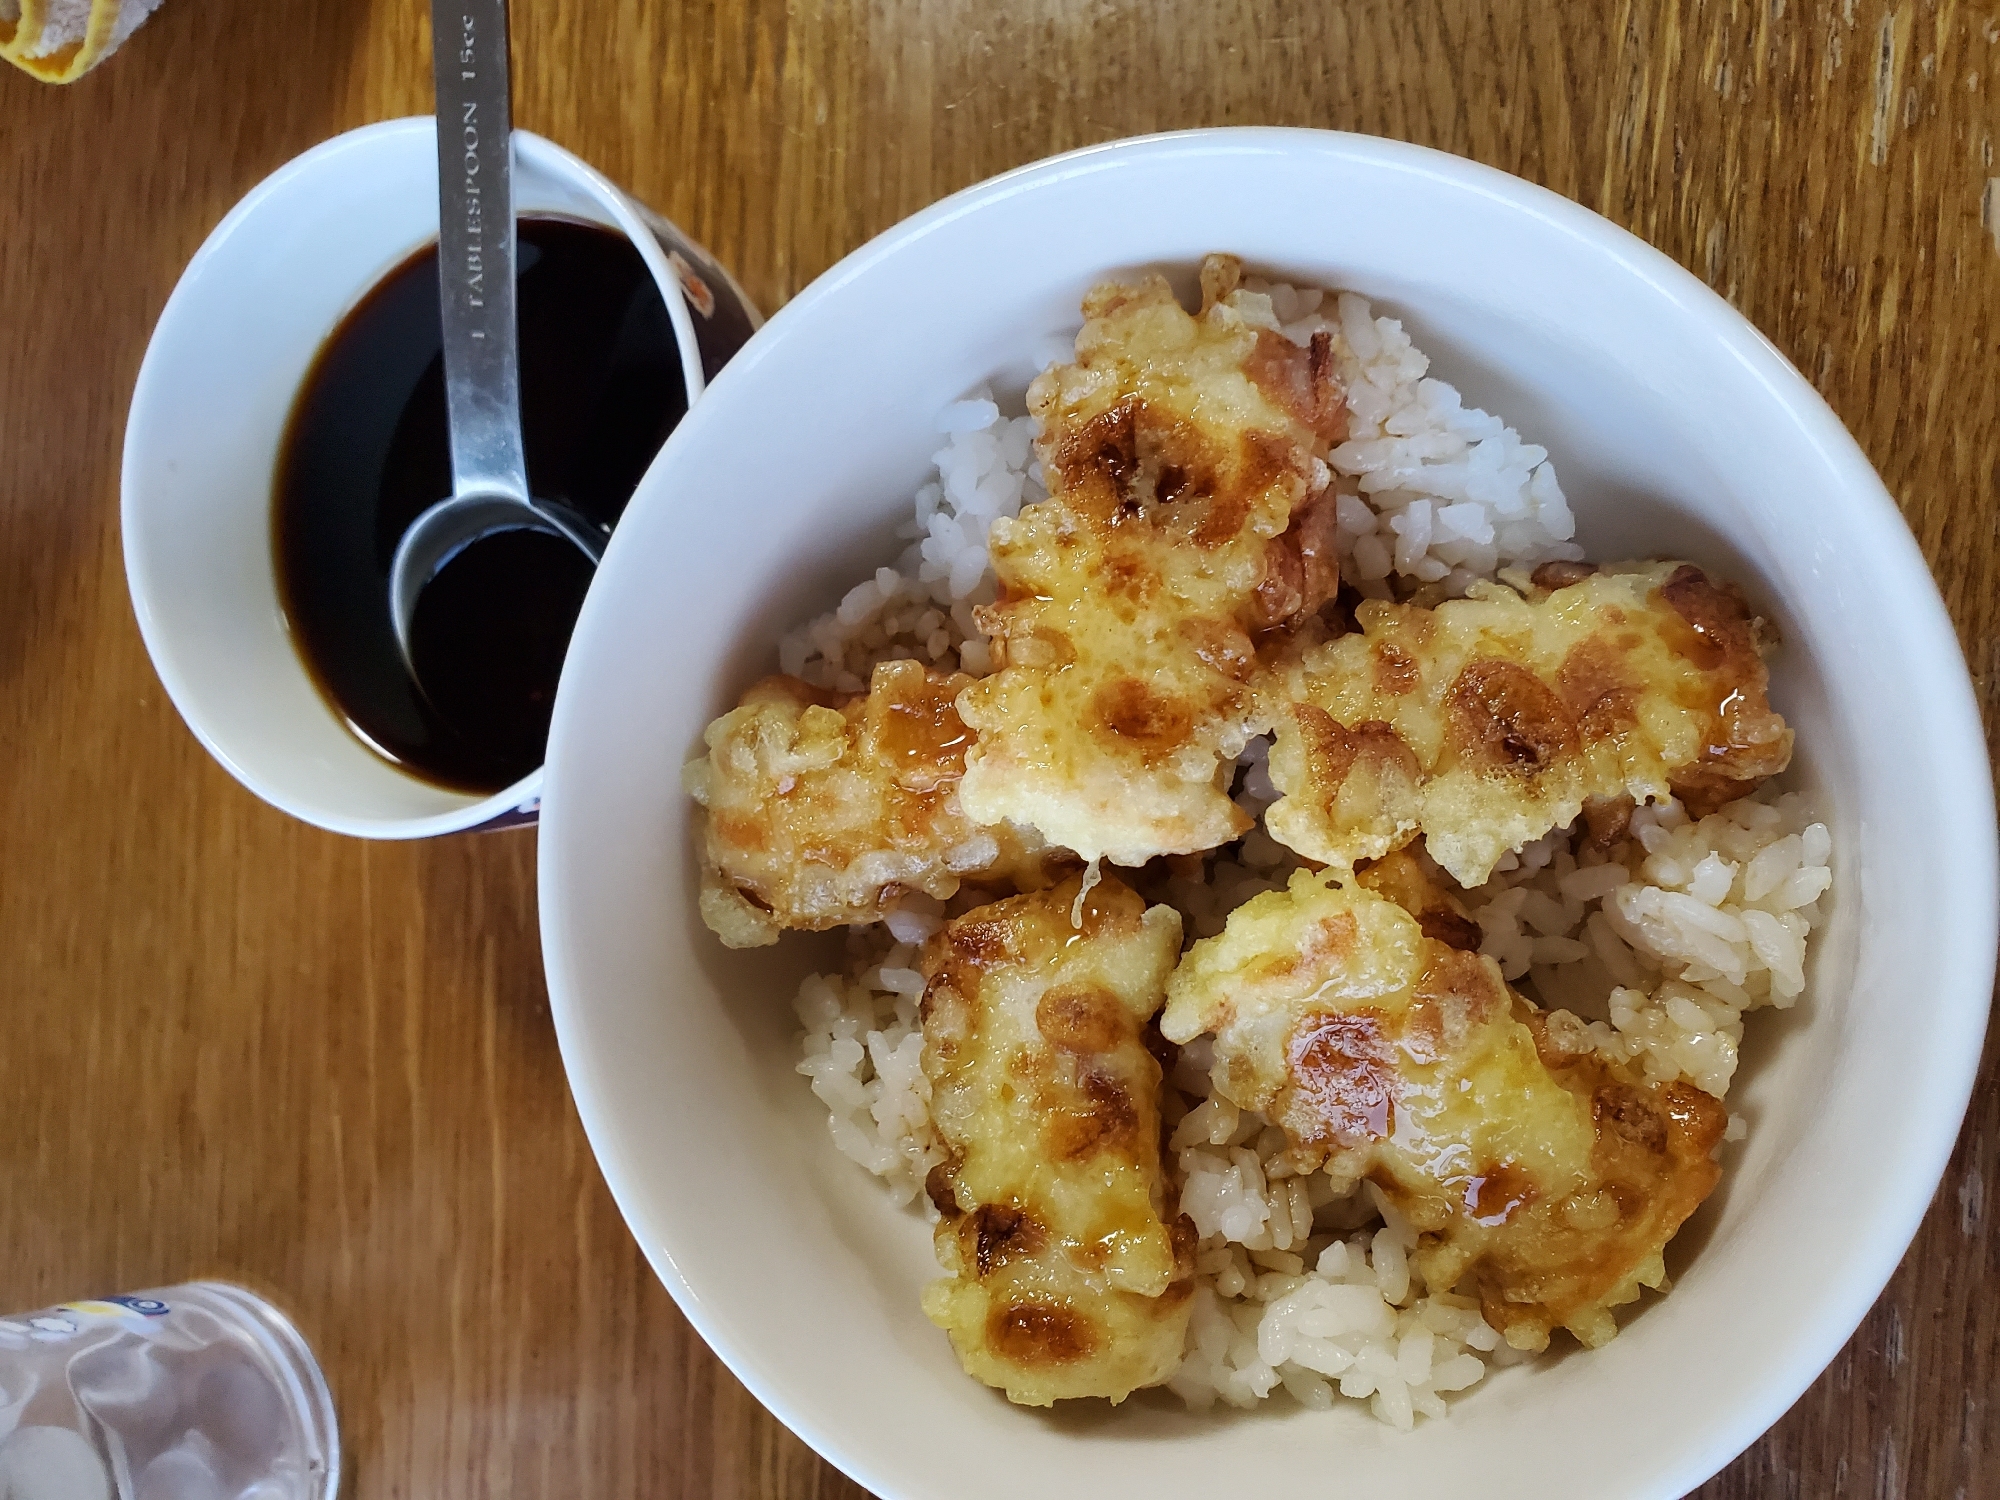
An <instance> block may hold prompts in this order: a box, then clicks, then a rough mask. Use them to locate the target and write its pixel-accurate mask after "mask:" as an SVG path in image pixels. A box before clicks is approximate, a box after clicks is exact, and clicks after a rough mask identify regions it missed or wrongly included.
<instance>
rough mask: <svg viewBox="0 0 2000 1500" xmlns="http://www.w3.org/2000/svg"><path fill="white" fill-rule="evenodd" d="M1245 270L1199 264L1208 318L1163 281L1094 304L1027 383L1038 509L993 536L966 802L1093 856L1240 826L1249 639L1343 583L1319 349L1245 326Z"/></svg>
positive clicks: (1335, 409) (1104, 295)
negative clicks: (992, 582)
mask: <svg viewBox="0 0 2000 1500" xmlns="http://www.w3.org/2000/svg"><path fill="white" fill-rule="evenodd" d="M1237 269H1238V268H1237V267H1236V264H1235V262H1234V261H1232V260H1229V259H1227V258H1225V257H1218V256H1211V257H1209V259H1208V261H1207V262H1205V263H1204V265H1203V267H1202V284H1203V292H1204V306H1203V309H1202V312H1201V314H1200V315H1199V316H1198V317H1191V316H1189V314H1188V313H1187V312H1186V311H1184V310H1183V309H1182V308H1181V306H1180V304H1179V303H1177V302H1176V301H1175V300H1174V296H1173V293H1172V291H1171V290H1170V289H1169V288H1168V286H1167V283H1166V281H1165V280H1164V279H1163V278H1161V277H1159V276H1152V277H1149V278H1147V279H1146V280H1144V281H1142V282H1140V283H1138V284H1137V285H1135V286H1120V285H1116V284H1107V285H1104V286H1100V287H1098V288H1097V289H1096V290H1095V291H1093V292H1092V293H1091V294H1090V295H1089V297H1088V298H1086V299H1085V301H1084V305H1083V311H1084V316H1085V318H1086V319H1087V320H1088V321H1086V322H1085V324H1084V327H1083V331H1082V333H1080V334H1079V335H1078V336H1077V343H1076V348H1077V359H1076V363H1075V364H1073V365H1064V366H1060V367H1058V368H1055V369H1052V370H1049V371H1047V372H1045V373H1044V374H1043V375H1042V376H1041V377H1040V378H1038V379H1037V380H1036V381H1035V383H1034V385H1033V386H1032V387H1031V388H1030V389H1029V392H1028V405H1029V408H1030V409H1031V410H1032V411H1033V412H1034V414H1035V415H1036V416H1037V417H1039V418H1040V419H1041V423H1042V437H1041V439H1040V443H1039V450H1038V451H1039V453H1040V457H1041V462H1042V465H1043V469H1044V472H1045V473H1046V474H1047V476H1048V482H1049V490H1050V497H1049V499H1048V500H1046V501H1044V502H1042V503H1040V504H1036V505H1031V506H1028V507H1027V508H1026V509H1025V510H1023V511H1022V512H1021V514H1020V517H1019V518H1018V519H1016V520H1012V521H1009V520H1005V519H1003V520H1000V521H996V522H995V523H994V524H993V528H992V533H991V538H990V540H991V546H992V554H993V564H994V569H995V571H996V572H997V573H998V575H999V578H1000V596H999V600H998V602H997V603H995V604H993V605H991V606H989V607H987V608H985V609H984V610H982V611H981V612H980V615H979V620H980V625H981V628H982V629H984V630H985V631H986V632H987V634H988V635H989V636H990V637H991V638H992V647H993V653H994V661H995V662H996V664H997V665H998V668H999V669H998V670H997V671H996V672H995V673H994V674H993V675H992V676H990V677H987V678H985V679H983V680H981V681H979V682H976V683H974V684H973V685H972V686H971V687H970V688H968V689H967V690H966V691H965V692H964V693H963V694H962V695H961V696H960V698H959V711H960V712H961V713H962V714H963V715H964V717H965V722H966V723H967V724H968V725H970V726H971V727H972V728H973V729H974V730H975V731H976V732H977V734H978V743H977V744H976V745H975V746H974V747H973V749H972V750H971V752H970V753H969V754H968V755H967V757H966V771H965V781H964V783H963V786H962V788H961V791H960V795H961V797H962V798H963V800H964V805H965V808H966V811H967V812H968V813H969V814H971V815H972V816H973V817H974V818H976V819H979V820H981V821H983V822H988V823H997V822H1000V821H1002V820H1012V821H1014V822H1017V823H1021V824H1024V825H1032V826H1033V827H1036V828H1038V829H1040V830H1041V832H1042V834H1043V836H1044V837H1045V838H1047V839H1048V840H1049V841H1050V842H1051V843H1055V844H1060V845H1062V846H1063V847H1065V848H1068V849H1074V850H1075V851H1076V852H1077V853H1078V854H1079V855H1081V856H1083V857H1084V858H1085V859H1095V858H1098V857H1099V856H1102V857H1104V858H1108V859H1110V860H1111V861H1112V862H1114V863H1116V864H1122V865H1139V864H1143V863H1144V862H1145V861H1146V860H1148V859H1150V858H1152V857H1154V856H1155V855H1160V854H1170V853H1190V852H1194V851H1197V850H1202V849H1209V848H1213V847H1214V846H1216V845H1218V844H1221V843H1224V842H1226V841H1228V840H1229V839H1232V838H1234V837H1236V836H1237V835H1238V834H1240V833H1242V832H1243V831H1244V829H1245V828H1246V827H1247V826H1248V821H1249V820H1248V819H1247V818H1246V817H1245V816H1244V814H1243V813H1242V812H1241V810H1239V809H1238V808H1237V807H1236V805H1235V804H1234V803H1232V802H1231V801H1230V799H1229V787H1228V772H1229V770H1230V768H1231V766H1232V764H1233V762H1234V760H1235V757H1236V756H1237V754H1238V753H1239V752H1240V751H1241V749H1242V747H1243V745H1244V743H1245V742H1246V740H1247V739H1248V737H1249V736H1250V735H1251V733H1252V732H1253V731H1254V730H1255V728H1256V724H1257V718H1258V708H1259V700H1258V695H1257V694H1256V693H1255V692H1254V691H1252V689H1251V678H1252V676H1253V674H1254V673H1255V671H1256V668H1257V657H1256V642H1255V638H1256V637H1257V636H1258V634H1259V633H1260V632H1265V631H1271V630H1282V629H1293V628H1297V627H1299V626H1301V625H1304V624H1306V623H1307V622H1309V621H1310V620H1311V619H1313V618H1314V617H1315V616H1316V614H1317V612H1318V610H1319V609H1320V607H1321V605H1323V604H1324V603H1325V602H1326V601H1327V600H1328V599H1330V598H1331V597H1332V596H1333V593H1334V591H1335V589H1336V588H1337V587H1338V583H1339V575H1338V567H1337V564H1336V562H1335V559H1334V536H1333V527H1334V507H1333V504H1332V501H1331V496H1330V495H1328V494H1327V492H1326V485H1327V481H1328V470H1327V469H1326V466H1325V464H1324V462H1323V461H1322V459H1323V456H1324V454H1325V453H1326V451H1327V446H1328V443H1329V442H1330V441H1334V440H1337V439H1338V438H1339V437H1340V436H1341V435H1342V433H1343V432H1344V431H1345V425H1346V405H1345V398H1344V396H1343V394H1342V392H1341V389H1340V386H1339V384H1338V382H1337V381H1336V379H1335V377H1334V375H1333V357H1332V350H1331V345H1330V343H1329V340H1328V338H1327V336H1325V335H1321V336H1319V337H1318V338H1316V339H1315V341H1314V343H1313V345H1312V347H1311V348H1310V349H1307V348H1301V347H1300V346H1298V345H1296V344H1294V343H1292V342H1291V341H1290V340H1288V339H1286V338H1285V337H1284V336H1283V335H1282V334H1279V333H1278V332H1276V331H1275V330H1274V329H1272V328H1270V327H1266V326H1260V325H1259V324H1258V323H1253V322H1252V321H1250V320H1249V319H1248V318H1247V317H1246V315H1245V310H1246V309H1247V310H1248V311H1249V312H1250V313H1252V314H1259V315H1261V316H1263V317H1268V311H1260V308H1259V306H1258V304H1259V303H1261V302H1262V299H1261V298H1258V299H1250V294H1248V293H1243V292H1239V291H1236V290H1235V279H1236V275H1237Z"/></svg>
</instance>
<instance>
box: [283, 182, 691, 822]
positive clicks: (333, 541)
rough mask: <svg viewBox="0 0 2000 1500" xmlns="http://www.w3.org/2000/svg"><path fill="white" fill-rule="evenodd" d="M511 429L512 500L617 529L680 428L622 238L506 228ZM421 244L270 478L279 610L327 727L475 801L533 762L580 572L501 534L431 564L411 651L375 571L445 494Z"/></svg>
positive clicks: (657, 334) (315, 398)
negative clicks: (541, 502)
mask: <svg viewBox="0 0 2000 1500" xmlns="http://www.w3.org/2000/svg"><path fill="white" fill-rule="evenodd" d="M519 285H520V297H519V310H520V326H521V419H522V427H523V435H524V439H525V443H526V448H527V456H528V482H529V487H530V488H531V489H532V490H533V492H534V493H535V494H537V495H542V496H547V497H549V498H552V499H558V500H566V501H568V502H569V503H570V504H571V505H573V506H575V507H576V508H577V509H578V510H580V511H582V512H583V513H584V514H585V515H588V516H591V517H593V518H595V519H597V520H599V521H602V522H605V523H606V524H610V523H612V522H615V521H616V520H617V519H618V514H619V512H620V511H622V510H623V509H624V508H625V502H626V501H627V500H628V499H630V498H631V495H632V491H633V489H634V488H635V487H636V486H637V485H638V483H639V478H640V476H641V475H642V474H644V473H645V471H646V466H647V465H648V464H649V463H651V462H652V459H653V455H654V454H655V453H657V452H658V451H659V447H660V444H661V443H662V442H664V441H665V440H666V437H667V434H668V433H669V432H671V431H672V430H673V428H674V424H675V423H676V422H678V421H679V420H680V418H681V417H682V416H683V415H684V414H685V413H686V411H687V390H686V387H685V385H684V383H683V382H682V379H681V363H680V351H679V348H678V346H677V345H676V344H675V342H674V331H673V324H672V322H671V321H670V320H669V318H668V316H667V308H666V304H665V302H664V301H663V300H662V299H661V296H660V291H659V288H658V287H657V286H656V285H655V284H654V282H653V278H652V275H651V273H650V272H648V271H647V269H646V263H645V262H644V261H643V260H641V259H640V257H639V252H638V251H637V250H636V249H634V248H633V246H632V245H631V243H630V242H629V241H627V240H626V239H625V238H624V236H622V235H619V234H614V233H612V232H611V231H609V230H604V229H599V228H596V227H594V226H592V225H587V224H578V223H573V222H571V221H569V220H564V219H522V220H521V221H520V271H519ZM442 346H443V334H442V331H441V329H440V325H439V318H438V276H437V247H436V246H431V247H430V248H428V249H426V250H424V251H422V252H421V253H419V254H417V255H414V256H412V257H411V258H410V259H409V260H407V261H405V262H404V263H403V264H402V265H400V266H398V267H397V268H396V269H395V270H394V271H392V272H390V273H389V275H388V276H386V277H385V278H383V280H382V281H381V282H380V283H379V284H378V285H377V286H376V287H375V288H374V289H373V290H372V291H370V292H369V294H368V296H367V297H366V298H365V299H363V301H362V302H361V304H360V305H359V306H358V307H356V308H355V309H354V310H353V311H352V312H351V313H349V314H348V315H347V318H346V319H345V321H343V322H342V323H341V325H340V327H339V328H338V329H336V330H335V331H334V334H333V336H332V337H331V338H330V339H328V340H327V343H326V346H325V347H324V348H323V349H321V351H320V353H319V357H318V358H317V360H316V361H315V362H314V364H313V367H312V370H311V371H310V372H309V373H308V374H307V376H306V381H305V384H304V386H303V387H301V389H300V391H299V394H298V398H297V400H296V402H295V403H294V405H293V408H292V417H291V423H290V425H289V427H288V429H287V431H286V434H285V441H284V446H283V449H282V450H281V452H280V456H279V461H278V480H277V495H276V502H275V503H276V523H277V524H276V527H275V534H276V539H277V540H276V547H277V573H278V587H279V598H280V600H281V601H282V603H283V606H284V610H285V616H286V619H287V620H288V622H289V623H290V626H291V630H292V638H293V640H294V641H295V642H296V643H297V645H298V648H299V654H300V656H301V657H302V658H303V659H304V661H305V663H306V666H307V668H308V669H309V670H310V672H311V674H312V677H313V679H314V680H315V681H316V682H317V683H318V684H319V687H320V690H321V692H323V693H324V694H325V696H326V698H327V700H328V701H329V702H330V703H331V704H332V705H333V707H334V709H335V711H336V712H338V713H339V714H340V716H341V717H342V718H343V719H345V720H346V722H347V723H348V724H349V726H350V727H352V728H353V730H354V731H355V733H356V734H358V735H359V736H360V737H361V738H362V739H363V740H364V741H366V742H367V743H368V744H369V745H370V746H371V747H373V748H374V749H375V750H377V751H379V752H380V753H381V754H383V755H385V756H387V757H388V758H389V759H390V760H392V761H394V762H396V763H397V764H398V765H399V766H401V767H402V768H403V769H404V770H406V771H409V772H411V773H412V774H414V775H416V776H420V777H422V778H423V779H424V780H426V781H430V782H434V783H436V784H438V785H440V786H446V787H451V788H453V789H455V790H461V791H468V792H479V793H491V792H497V791H500V790H502V789H503V788H505V787H508V786H511V785H512V784H513V783H514V782H516V781H519V780H520V779H521V778H522V777H523V776H526V775H527V774H528V773H529V772H531V771H533V770H534V769H535V768H536V767H537V766H539V765H540V764H541V763H542V754H543V751H544V749H545V748H546V746H547V743H548V736H549V715H550V712H551V710H552V709H553V708H554V705H555V691H556V678H557V676H558V674H559V673H560V671H561V669H562V659H563V652H564V651H565V650H566V649H567V648H568V645H569V636H570V631H571V630H572V628H574V626H575V624H576V616H577V611H578V610H579V609H581V608H582V606H583V596H584V591H585V590H586V589H588V588H589V586H590V577H591V567H590V564H589V563H588V561H586V560H585V558H584V556H583V554H582V553H580V552H578V551H577V550H576V548H575V547H573V546H572V545H571V544H570V543H568V542H566V541H563V540H561V539H560V538H558V537H553V536H547V535H544V534H542V533H540V532H533V531H511V532H502V533H501V534H499V535H497V536H492V537H488V538H486V539H485V540H483V541H480V542H476V543H474V544H473V545H472V546H470V547H468V548H466V549H465V550H464V551H463V552H461V553H459V554H458V556H456V557H454V558H453V559H452V560H451V561H450V562H448V563H446V564H445V566H444V567H443V569H441V570H440V571H439V573H438V575H437V576H436V577H435V578H434V579H432V581H431V582H430V584H429V586H427V587H426V588H425V590H424V592H423V594H422V596H421V598H420V599H419V601H418V604H417V609H416V615H415V617H414V619H413V620H412V622H411V627H410V654H411V657H412V660H413V662H414V665H415V667H416V673H417V677H418V678H419V679H421V681H422V682H423V685H424V687H423V690H422V691H419V690H418V688H417V685H416V682H414V681H412V679H411V676H410V673H409V671H408V669H406V668H405V667H404V665H403V660H402V655H401V653H400V652H398V651H397V649H396V636H395V631H394V628H393V627H392V626H391V624H390V618H389V565H390V562H391V561H392V560H393V559H394V557H395V554H396V543H397V541H398V539H400V538H401V536H402V534H403V532H404V530H405V528H407V527H408V526H409V524H410V522H412V521H413V520H415V519H416V518H417V516H418V515H419V514H420V513H421V512H423V511H424V510H426V509H428V508H429V507H430V506H431V505H432V504H433V503H434V502H436V501H438V500H442V499H443V498H444V497H445V496H446V495H448V494H450V493H451V448H450V441H449V439H448V437H447V436H446V431H445V406H444V359H443V354H442V352H441V351H442Z"/></svg>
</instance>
